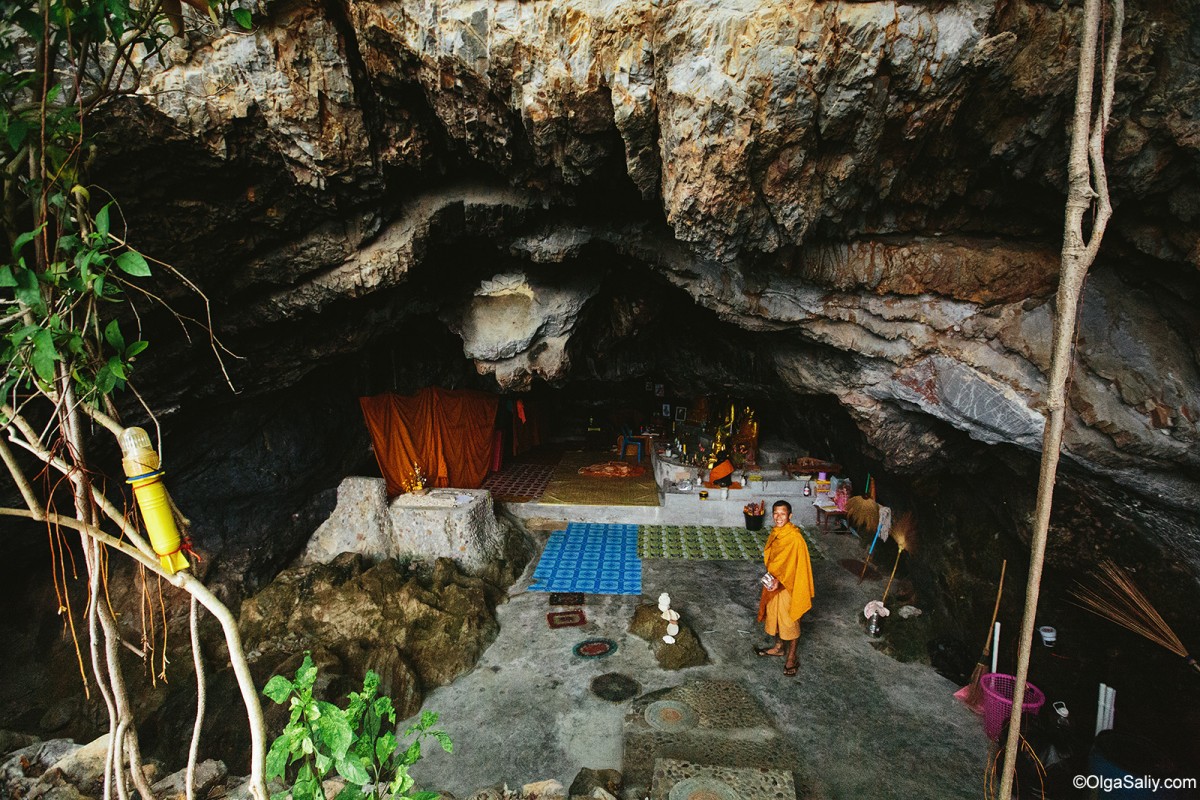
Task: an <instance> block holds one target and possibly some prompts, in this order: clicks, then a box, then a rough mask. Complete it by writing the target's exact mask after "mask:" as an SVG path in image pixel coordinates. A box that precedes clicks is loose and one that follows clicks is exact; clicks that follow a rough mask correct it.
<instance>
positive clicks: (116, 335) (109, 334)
mask: <svg viewBox="0 0 1200 800" xmlns="http://www.w3.org/2000/svg"><path fill="white" fill-rule="evenodd" d="M104 339H105V341H107V342H108V343H109V344H110V345H112V349H113V350H116V351H117V352H118V353H123V352H125V337H124V336H122V335H121V325H120V323H118V322H117V321H116V320H115V319H114V320H113V321H112V322H110V323H108V325H106V326H105V327H104Z"/></svg>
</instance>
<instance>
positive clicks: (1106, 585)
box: [1071, 559, 1200, 672]
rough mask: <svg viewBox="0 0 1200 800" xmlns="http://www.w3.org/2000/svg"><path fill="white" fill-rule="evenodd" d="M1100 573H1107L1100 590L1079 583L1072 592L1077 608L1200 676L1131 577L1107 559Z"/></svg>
mask: <svg viewBox="0 0 1200 800" xmlns="http://www.w3.org/2000/svg"><path fill="white" fill-rule="evenodd" d="M1100 570H1101V572H1103V573H1104V574H1103V576H1100V577H1101V581H1100V588H1098V589H1096V588H1092V587H1089V586H1085V585H1083V584H1082V583H1080V584H1078V588H1076V589H1072V590H1071V595H1072V596H1073V597H1074V598H1075V599H1076V600H1078V601H1079V602H1078V603H1075V605H1077V606H1079V607H1080V608H1082V609H1084V610H1085V611H1090V612H1092V613H1093V614H1095V615H1096V616H1099V617H1104V618H1105V619H1107V620H1109V621H1110V622H1115V623H1117V624H1118V625H1120V626H1121V627H1122V628H1125V629H1126V630H1131V631H1133V632H1134V633H1136V634H1138V635H1139V636H1143V637H1145V638H1146V639H1149V640H1150V641H1152V642H1154V643H1155V644H1157V645H1159V646H1160V647H1165V648H1166V649H1167V650H1170V651H1171V652H1172V653H1174V654H1175V655H1177V656H1179V657H1180V658H1182V659H1183V660H1184V662H1185V663H1186V664H1187V665H1188V666H1190V667H1191V668H1192V669H1194V670H1196V671H1197V672H1200V664H1197V663H1196V659H1195V658H1193V657H1192V656H1191V655H1189V654H1188V651H1187V648H1185V647H1184V646H1183V642H1181V641H1179V637H1178V636H1176V635H1175V632H1174V631H1173V630H1171V627H1170V626H1169V625H1167V623H1166V622H1165V621H1164V620H1163V618H1162V616H1161V615H1159V613H1158V611H1156V610H1155V609H1154V606H1153V605H1151V604H1150V601H1149V600H1148V599H1147V598H1146V595H1144V594H1142V590H1141V589H1139V588H1138V587H1137V584H1135V583H1134V582H1133V578H1131V577H1129V573H1128V572H1126V571H1125V570H1123V569H1121V568H1120V567H1118V566H1117V565H1116V564H1114V563H1113V562H1112V561H1109V560H1108V559H1105V560H1104V561H1102V562H1100ZM1103 578H1107V581H1105V580H1103Z"/></svg>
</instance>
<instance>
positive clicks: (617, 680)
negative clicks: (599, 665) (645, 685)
mask: <svg viewBox="0 0 1200 800" xmlns="http://www.w3.org/2000/svg"><path fill="white" fill-rule="evenodd" d="M641 688H642V685H641V684H640V683H638V682H637V681H635V680H634V679H633V678H631V677H629V676H628V675H622V674H621V673H619V672H606V673H604V674H603V675H601V676H599V677H596V678H593V679H592V694H594V695H596V696H597V697H599V698H600V699H602V700H608V701H609V702H610V703H620V702H622V701H624V700H628V699H629V698H631V697H636V696H637V693H638V692H639V691H640V690H641Z"/></svg>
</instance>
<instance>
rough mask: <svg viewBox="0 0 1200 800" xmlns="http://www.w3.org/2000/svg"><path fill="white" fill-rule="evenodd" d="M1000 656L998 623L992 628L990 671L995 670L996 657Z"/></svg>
mask: <svg viewBox="0 0 1200 800" xmlns="http://www.w3.org/2000/svg"><path fill="white" fill-rule="evenodd" d="M998 658H1000V623H999V622H997V623H996V627H995V628H993V629H992V672H995V671H996V663H997V661H996V660H997V659H998Z"/></svg>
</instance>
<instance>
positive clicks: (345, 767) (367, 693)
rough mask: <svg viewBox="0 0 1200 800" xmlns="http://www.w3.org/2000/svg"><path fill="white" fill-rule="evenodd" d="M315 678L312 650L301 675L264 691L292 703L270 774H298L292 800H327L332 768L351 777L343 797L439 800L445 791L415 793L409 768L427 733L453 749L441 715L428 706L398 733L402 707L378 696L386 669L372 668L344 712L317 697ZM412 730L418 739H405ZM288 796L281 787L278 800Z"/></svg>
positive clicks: (340, 797)
mask: <svg viewBox="0 0 1200 800" xmlns="http://www.w3.org/2000/svg"><path fill="white" fill-rule="evenodd" d="M316 680H317V668H316V666H314V665H313V662H312V656H311V654H309V653H305V654H304V661H303V663H301V665H300V668H299V669H297V670H296V677H295V680H288V679H287V678H285V677H284V676H282V675H276V676H275V677H273V678H271V680H270V681H268V682H267V686H266V688H265V689H264V690H263V694H265V695H266V696H267V697H269V698H271V699H272V700H274V701H275V702H276V703H279V704H280V705H283V704H284V703H288V704H289V705H290V706H291V713H290V715H289V717H288V722H287V725H285V726H284V729H283V733H281V734H280V735H279V737H278V738H277V739H275V741H274V742H273V743H272V744H271V749H270V751H269V752H268V753H267V772H266V777H267V780H270V779H272V778H283V779H284V780H285V781H286V780H287V775H288V773H289V772H291V773H292V775H293V778H292V788H291V795H292V798H293V800H324V797H325V794H324V790H323V789H322V786H321V784H322V782H323V781H324V780H325V778H326V777H328V776H329V774H330V773H331V772H333V771H336V772H337V774H338V775H340V776H342V778H344V779H345V780H346V786H345V788H344V789H342V791H341V792H340V793H339V794H338V800H362V798H365V797H373V798H375V800H385V798H391V799H393V800H398V799H399V798H410V799H411V800H434V798H436V797H437V796H438V794H437V792H416V793H411V792H412V787H413V778H412V776H411V775H410V774H409V767H411V766H412V765H413V764H416V763H417V762H418V761H419V760H420V759H421V742H422V741H423V740H424V739H425V738H427V737H433V738H434V739H437V741H438V743H439V744H441V746H442V749H443V750H445V751H446V752H447V753H452V752H454V745H453V743H452V742H451V741H450V737H449V736H448V735H447V734H446V733H445V732H443V731H440V730H433V726H434V725H435V724H437V720H438V715H437V714H435V713H434V712H432V711H425V712H423V713H422V714H421V718H420V719H419V720H418V721H417V722H416V723H414V724H412V725H410V726H409V727H408V728H406V729H405V730H404V733H403V734H402V737H400V738H398V737H397V736H396V733H395V729H396V710H395V708H394V707H393V705H392V699H391V698H390V697H387V696H386V695H384V696H382V697H380V696H377V695H378V693H379V675H377V674H376V673H375V672H372V671H370V670H368V671H367V675H366V677H365V678H364V679H363V688H362V691H361V692H351V693H350V695H349V696H348V698H347V699H348V700H349V703H348V704H347V706H346V708H345V710H342V709H340V708H338V707H337V706H335V705H334V704H332V703H328V702H325V701H323V700H317V699H315V698H314V697H313V685H314V684H315V683H316ZM385 722H386V723H388V725H387V727H385V726H384V723H385ZM410 736H411V737H413V738H412V740H411V741H410V742H408V744H407V745H404V744H403V743H402V739H405V740H407V739H408V737H410ZM287 794H288V792H286V791H283V792H279V793H277V794H275V795H273V796H272V800H279V798H282V797H285V796H286V795H287Z"/></svg>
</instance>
